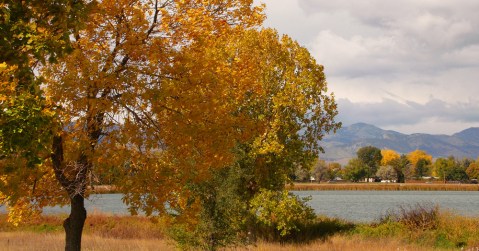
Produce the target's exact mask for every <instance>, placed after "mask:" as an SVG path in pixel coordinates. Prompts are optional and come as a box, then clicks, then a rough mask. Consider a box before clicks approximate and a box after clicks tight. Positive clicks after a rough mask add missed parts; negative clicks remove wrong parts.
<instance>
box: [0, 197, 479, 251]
mask: <svg viewBox="0 0 479 251" xmlns="http://www.w3.org/2000/svg"><path fill="white" fill-rule="evenodd" d="M5 217H6V216H5V215H0V251H1V250H63V249H64V233H63V228H62V226H61V225H62V222H63V220H64V218H65V217H66V215H48V216H41V217H40V218H37V219H32V220H31V221H30V222H28V223H26V224H23V225H21V226H19V227H13V226H11V225H9V224H8V223H6V222H5ZM162 229H164V227H162V225H161V224H159V223H155V222H152V221H151V220H149V219H148V218H146V217H141V216H116V215H107V214H92V215H89V216H88V218H87V221H86V223H85V230H84V237H83V244H82V247H83V250H175V249H176V248H175V245H174V243H173V242H172V241H170V240H169V239H168V238H167V237H166V236H165V235H164V234H163V231H162ZM256 234H258V236H259V238H258V239H257V241H256V242H254V244H252V245H249V246H246V247H235V248H228V249H226V250H280V251H281V250H293V251H294V250H298V251H299V250H320V251H321V250H345V251H348V250H419V251H422V250H461V249H462V250H471V251H472V250H479V218H471V217H464V216H458V215H455V214H452V213H450V212H445V211H441V210H439V209H438V208H437V207H434V206H430V207H428V206H425V205H412V206H408V207H404V208H402V209H401V208H399V210H397V213H396V214H393V213H392V214H390V215H386V216H384V217H383V218H382V219H378V221H377V222H375V223H371V224H353V223H349V222H346V221H343V220H340V219H332V218H327V217H318V218H317V220H316V221H315V222H314V223H313V224H311V225H310V226H304V227H303V228H302V231H301V232H299V233H297V234H296V235H293V236H292V237H291V238H290V239H287V240H281V241H279V240H275V239H274V238H272V239H271V238H263V237H261V236H268V233H262V232H261V229H258V232H257V233H256Z"/></svg>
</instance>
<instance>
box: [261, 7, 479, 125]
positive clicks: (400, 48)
mask: <svg viewBox="0 0 479 251" xmlns="http://www.w3.org/2000/svg"><path fill="white" fill-rule="evenodd" d="M256 2H263V3H265V4H266V5H267V9H266V14H267V16H268V19H267V21H266V24H265V26H268V27H273V28H276V29H277V30H278V31H279V32H280V33H284V34H288V35H290V36H291V37H293V38H294V39H296V40H298V41H299V42H300V43H301V44H302V45H304V46H305V47H307V48H308V49H309V50H310V52H311V53H312V55H313V56H314V57H315V58H316V59H317V61H318V63H320V64H322V65H324V66H325V72H326V77H327V80H328V86H329V90H330V91H331V92H334V93H335V95H336V98H337V101H338V104H339V113H340V115H339V117H338V119H339V120H340V121H342V122H343V123H344V125H349V124H352V123H356V122H365V123H370V124H374V125H376V126H378V127H381V128H383V129H392V130H396V131H399V132H403V133H419V132H421V133H432V134H452V133H455V132H458V131H461V130H463V129H466V128H468V127H479V15H478V14H477V12H478V11H479V1H477V0H455V1H445V0H444V1H440V0H421V1H416V0H401V1H398V0H334V1H333V0H257V1H256Z"/></svg>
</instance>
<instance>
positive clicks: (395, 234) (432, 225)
mask: <svg viewBox="0 0 479 251" xmlns="http://www.w3.org/2000/svg"><path fill="white" fill-rule="evenodd" d="M351 234H352V235H359V236H363V237H365V238H374V239H384V238H394V239H396V240H400V241H403V242H406V243H412V244H417V245H420V246H424V247H431V248H441V249H461V248H462V249H463V248H472V249H473V250H479V218H469V217H464V216H459V215H455V214H452V213H450V212H447V211H440V210H439V208H438V207H437V206H431V205H429V206H424V205H414V206H406V207H404V206H403V207H400V208H399V210H397V211H396V212H393V213H388V214H387V215H386V216H385V217H382V219H381V221H380V222H379V223H378V224H370V225H366V224H363V225H358V226H356V228H355V229H354V230H353V231H352V232H351Z"/></svg>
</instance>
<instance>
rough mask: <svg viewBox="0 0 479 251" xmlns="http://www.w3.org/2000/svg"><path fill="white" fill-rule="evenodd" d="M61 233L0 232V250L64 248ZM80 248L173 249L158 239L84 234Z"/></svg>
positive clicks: (126, 250) (150, 250)
mask: <svg viewBox="0 0 479 251" xmlns="http://www.w3.org/2000/svg"><path fill="white" fill-rule="evenodd" d="M64 239H65V236H64V234H63V233H33V232H0V251H27V250H28V251H30V250H48V251H57V250H58V251H60V250H65V241H64ZM82 250H95V251H103V250H104V251H107V250H108V251H110V250H125V251H128V250H139V251H156V250H175V247H174V245H173V244H172V243H170V242H168V241H166V240H158V239H116V238H104V237H101V236H96V235H90V234H85V235H83V238H82Z"/></svg>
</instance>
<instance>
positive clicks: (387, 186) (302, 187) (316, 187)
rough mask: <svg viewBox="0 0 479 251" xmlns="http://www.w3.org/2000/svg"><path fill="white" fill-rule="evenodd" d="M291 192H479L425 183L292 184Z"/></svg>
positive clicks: (471, 186) (462, 186)
mask: <svg viewBox="0 0 479 251" xmlns="http://www.w3.org/2000/svg"><path fill="white" fill-rule="evenodd" d="M287 189H289V190H293V191H327V190H377V191H479V185H478V184H437V183H432V184H427V183H337V184H334V183H320V184H318V183H294V184H293V185H287Z"/></svg>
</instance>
